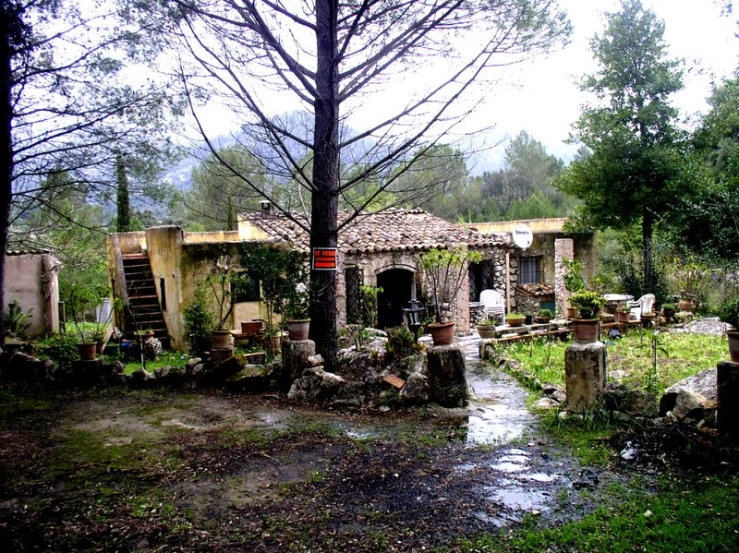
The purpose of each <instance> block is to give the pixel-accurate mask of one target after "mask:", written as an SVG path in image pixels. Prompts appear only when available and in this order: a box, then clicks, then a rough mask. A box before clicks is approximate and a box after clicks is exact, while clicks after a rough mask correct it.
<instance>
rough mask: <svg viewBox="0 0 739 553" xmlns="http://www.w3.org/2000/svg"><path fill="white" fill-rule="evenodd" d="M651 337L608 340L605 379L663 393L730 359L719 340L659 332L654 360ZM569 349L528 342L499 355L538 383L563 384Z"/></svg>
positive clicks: (636, 334) (635, 333)
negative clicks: (617, 376)
mask: <svg viewBox="0 0 739 553" xmlns="http://www.w3.org/2000/svg"><path fill="white" fill-rule="evenodd" d="M652 339H653V338H652V332H651V331H648V330H643V329H634V330H632V331H631V332H628V333H627V334H626V335H625V336H624V337H623V338H622V339H620V340H618V341H609V342H608V350H607V352H608V373H607V375H606V376H607V377H608V378H609V379H611V378H612V375H613V374H614V373H616V374H620V375H622V376H621V377H622V379H623V381H624V382H625V383H627V384H630V385H634V386H637V387H640V388H647V387H649V388H652V389H653V390H656V391H658V392H659V393H661V392H663V391H664V390H665V389H666V388H668V387H669V386H671V385H672V384H674V383H675V382H677V381H679V380H682V379H683V378H686V377H688V376H691V375H694V374H697V373H699V372H701V371H704V370H706V369H710V368H711V367H715V366H716V364H717V363H718V362H719V361H723V360H725V359H726V358H727V355H728V350H727V345H726V338H725V337H722V336H708V335H702V334H687V333H685V334H683V333H661V334H659V335H658V340H659V344H658V345H657V348H658V349H657V352H658V353H660V354H661V355H659V356H658V357H657V356H655V355H654V351H655V350H654V349H653V348H652ZM569 345H570V342H562V341H558V340H544V339H539V340H532V341H530V342H527V343H521V342H519V343H515V344H511V345H509V346H506V348H505V349H504V350H503V355H504V356H506V357H510V358H511V359H515V360H517V361H519V362H520V363H521V364H522V365H523V367H524V368H525V369H527V370H529V371H531V372H533V373H534V374H535V375H536V377H537V378H538V379H539V381H541V382H545V383H550V384H555V385H558V386H564V376H565V369H564V351H565V349H566V348H567V347H568V346H569ZM655 359H656V363H655ZM655 368H656V372H655ZM609 375H610V376H609Z"/></svg>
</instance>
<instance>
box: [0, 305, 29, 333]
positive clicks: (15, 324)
mask: <svg viewBox="0 0 739 553" xmlns="http://www.w3.org/2000/svg"><path fill="white" fill-rule="evenodd" d="M32 314H33V308H31V309H29V310H28V311H27V312H26V311H23V309H22V308H21V304H20V303H19V302H18V300H17V299H16V298H13V301H11V302H10V303H9V304H8V310H7V311H6V312H5V315H4V322H5V332H7V334H8V335H9V336H12V337H13V338H21V337H23V334H24V333H25V332H26V330H28V327H29V326H31V321H30V318H31V315H32Z"/></svg>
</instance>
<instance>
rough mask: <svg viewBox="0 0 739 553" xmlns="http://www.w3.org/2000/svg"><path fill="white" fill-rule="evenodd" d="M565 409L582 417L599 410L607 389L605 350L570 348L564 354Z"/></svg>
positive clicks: (600, 347) (585, 346) (597, 345)
mask: <svg viewBox="0 0 739 553" xmlns="http://www.w3.org/2000/svg"><path fill="white" fill-rule="evenodd" d="M565 380H566V387H567V405H568V406H569V408H570V410H572V411H575V412H577V413H581V412H583V411H585V410H588V409H595V408H598V407H599V406H600V404H601V401H602V398H603V389H604V387H605V385H606V346H605V344H602V343H600V342H593V343H591V344H573V345H571V346H570V347H568V348H567V350H566V351H565Z"/></svg>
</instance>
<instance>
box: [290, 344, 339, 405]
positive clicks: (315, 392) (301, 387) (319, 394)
mask: <svg viewBox="0 0 739 553" xmlns="http://www.w3.org/2000/svg"><path fill="white" fill-rule="evenodd" d="M294 343H299V342H294ZM344 383H345V380H344V379H343V378H341V377H340V376H339V375H337V374H334V373H330V372H326V371H324V370H323V369H322V368H320V367H314V368H309V369H305V370H304V371H303V376H302V377H301V378H298V379H296V380H295V381H293V383H292V385H291V387H290V391H289V392H288V394H287V397H288V398H289V399H298V400H312V401H326V400H328V399H330V398H332V397H333V396H334V395H336V393H337V392H338V391H339V389H340V388H341V386H342V384H344Z"/></svg>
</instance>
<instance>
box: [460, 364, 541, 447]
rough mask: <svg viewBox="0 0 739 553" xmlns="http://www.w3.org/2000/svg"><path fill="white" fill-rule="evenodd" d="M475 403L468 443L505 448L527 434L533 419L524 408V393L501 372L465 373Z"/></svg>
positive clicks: (530, 429)
mask: <svg viewBox="0 0 739 553" xmlns="http://www.w3.org/2000/svg"><path fill="white" fill-rule="evenodd" d="M467 379H468V382H469V384H470V386H471V387H472V389H473V391H474V394H475V398H476V400H475V401H474V402H473V407H472V411H471V413H470V417H469V423H468V427H467V430H468V431H467V442H469V443H472V444H489V445H505V444H509V443H512V442H515V441H517V440H521V439H522V438H524V436H526V435H527V434H528V433H530V432H531V431H532V430H533V429H534V427H535V424H536V419H535V418H534V416H533V415H532V414H531V413H530V412H529V410H528V409H527V408H526V391H525V390H524V389H523V388H521V386H520V385H519V384H518V383H517V382H516V381H515V380H514V379H513V378H512V377H511V376H509V375H507V374H505V373H502V372H497V371H496V372H489V371H488V372H481V371H478V370H475V371H473V372H471V373H470V372H468V375H467Z"/></svg>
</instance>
